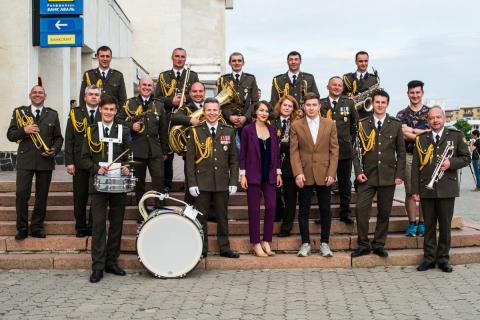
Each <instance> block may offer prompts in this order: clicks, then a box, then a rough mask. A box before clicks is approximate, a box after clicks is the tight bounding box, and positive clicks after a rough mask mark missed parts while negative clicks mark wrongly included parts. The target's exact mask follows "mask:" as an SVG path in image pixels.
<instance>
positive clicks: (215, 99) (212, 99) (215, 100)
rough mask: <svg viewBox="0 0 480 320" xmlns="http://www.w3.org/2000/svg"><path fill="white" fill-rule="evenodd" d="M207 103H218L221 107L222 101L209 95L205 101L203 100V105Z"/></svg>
mask: <svg viewBox="0 0 480 320" xmlns="http://www.w3.org/2000/svg"><path fill="white" fill-rule="evenodd" d="M207 103H216V104H217V105H218V106H219V107H220V102H218V100H217V98H212V97H209V98H207V99H205V101H204V102H203V105H206V104H207Z"/></svg>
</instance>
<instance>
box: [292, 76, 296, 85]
mask: <svg viewBox="0 0 480 320" xmlns="http://www.w3.org/2000/svg"><path fill="white" fill-rule="evenodd" d="M292 78H293V81H292V84H293V85H295V83H297V75H296V74H294V75H293V77H292Z"/></svg>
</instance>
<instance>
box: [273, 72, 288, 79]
mask: <svg viewBox="0 0 480 320" xmlns="http://www.w3.org/2000/svg"><path fill="white" fill-rule="evenodd" d="M284 75H285V73H280V74H278V75H276V76H275V77H274V78H275V79H276V78H280V77H281V76H284Z"/></svg>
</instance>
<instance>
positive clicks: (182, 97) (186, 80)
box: [173, 64, 190, 113]
mask: <svg viewBox="0 0 480 320" xmlns="http://www.w3.org/2000/svg"><path fill="white" fill-rule="evenodd" d="M185 69H186V70H187V74H186V75H185V81H184V82H183V87H182V96H181V98H180V103H179V104H178V107H177V108H176V109H175V110H173V113H175V112H177V110H178V109H180V108H181V107H182V106H183V104H184V103H185V90H187V84H188V80H189V79H190V65H189V64H187V65H186V68H185Z"/></svg>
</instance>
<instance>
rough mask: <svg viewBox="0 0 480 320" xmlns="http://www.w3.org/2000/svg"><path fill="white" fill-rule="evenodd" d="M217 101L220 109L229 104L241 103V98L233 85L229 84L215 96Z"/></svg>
mask: <svg viewBox="0 0 480 320" xmlns="http://www.w3.org/2000/svg"><path fill="white" fill-rule="evenodd" d="M215 99H217V100H218V103H219V104H220V107H222V106H224V105H226V104H229V103H235V104H239V103H240V96H239V95H238V92H236V91H235V89H234V88H233V84H232V83H231V82H229V83H227V85H226V86H225V88H224V89H223V90H222V91H220V92H219V93H218V94H217V95H216V96H215Z"/></svg>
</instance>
